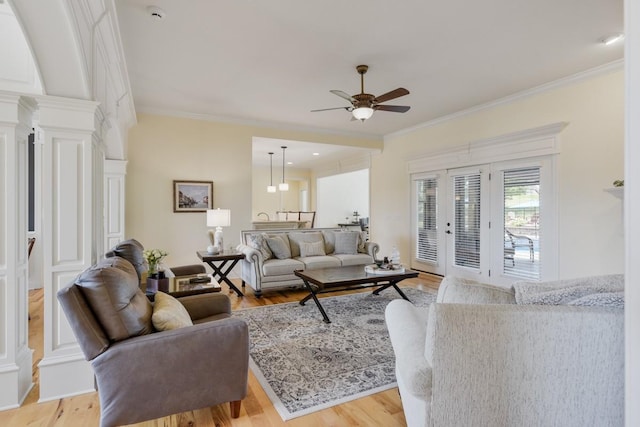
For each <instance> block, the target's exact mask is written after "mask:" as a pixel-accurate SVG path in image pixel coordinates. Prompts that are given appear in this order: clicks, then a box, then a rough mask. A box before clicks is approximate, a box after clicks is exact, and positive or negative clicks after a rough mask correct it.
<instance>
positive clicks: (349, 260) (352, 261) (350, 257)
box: [331, 254, 373, 267]
mask: <svg viewBox="0 0 640 427" xmlns="http://www.w3.org/2000/svg"><path fill="white" fill-rule="evenodd" d="M331 256H332V257H334V258H337V259H339V260H340V264H341V265H342V266H343V267H346V266H349V265H367V264H373V257H372V256H371V255H367V254H333V255H331Z"/></svg>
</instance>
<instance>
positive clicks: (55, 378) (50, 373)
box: [38, 355, 96, 402]
mask: <svg viewBox="0 0 640 427" xmlns="http://www.w3.org/2000/svg"><path fill="white" fill-rule="evenodd" d="M38 368H39V369H40V399H39V400H38V402H46V401H49V400H55V399H62V398H65V397H69V396H76V395H78V394H84V393H91V392H94V391H96V388H95V379H94V375H93V369H91V365H90V364H89V362H87V361H86V360H85V359H84V357H82V355H73V356H65V357H49V358H44V359H42V361H41V362H40V363H39V364H38Z"/></svg>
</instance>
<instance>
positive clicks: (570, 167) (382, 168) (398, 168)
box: [370, 69, 624, 278]
mask: <svg viewBox="0 0 640 427" xmlns="http://www.w3.org/2000/svg"><path fill="white" fill-rule="evenodd" d="M623 119H624V81H623V73H622V71H621V70H620V69H618V70H617V71H613V72H609V73H607V74H605V75H599V76H596V77H592V78H589V79H586V80H581V81H577V82H575V83H572V84H569V85H565V86H562V87H559V88H557V89H554V90H549V91H545V92H542V93H539V94H536V95H533V96H529V97H526V98H523V99H520V100H516V101H512V102H509V103H503V104H497V105H496V106H494V107H492V108H486V109H482V110H479V111H477V112H474V113H469V114H467V115H458V116H457V117H455V118H452V119H451V120H448V121H442V122H440V123H437V124H433V125H432V126H425V127H423V128H420V129H416V130H413V131H409V132H406V133H403V134H399V135H394V136H389V137H387V138H386V139H385V148H384V151H383V153H382V154H381V155H379V156H374V157H373V167H372V176H371V188H375V189H376V191H375V192H372V194H371V218H372V221H371V228H370V233H371V236H372V240H374V241H376V242H378V243H380V245H381V250H383V251H384V250H385V249H384V248H390V247H391V246H392V245H393V244H396V243H397V244H398V245H399V249H400V253H401V254H402V256H403V257H406V256H407V255H408V254H410V253H411V251H410V250H409V249H410V247H409V245H410V237H411V235H410V233H411V230H410V217H409V214H410V210H409V206H410V181H409V175H408V172H407V162H408V161H409V160H411V159H415V158H418V157H424V156H427V155H428V154H429V153H430V152H434V151H438V150H443V149H445V148H451V147H456V146H463V145H465V144H468V143H470V142H473V141H478V140H481V139H486V138H491V137H496V136H499V135H503V134H508V133H511V132H517V131H522V130H527V129H532V128H536V127H539V126H543V125H548V124H551V123H557V122H567V123H568V126H567V127H566V128H565V129H564V130H563V131H562V133H561V134H560V138H561V153H560V155H559V156H558V175H557V177H558V179H557V185H558V206H559V209H558V213H559V217H558V229H559V236H558V238H559V248H558V249H559V276H560V277H562V278H568V277H579V276H586V275H591V274H600V273H620V272H622V271H623V268H624V246H623V243H624V235H623V226H622V220H621V215H622V204H621V203H620V200H618V199H616V198H615V197H613V196H611V195H610V194H608V193H606V192H604V191H603V189H605V188H607V187H611V185H612V182H613V181H614V180H615V179H620V177H622V176H623V173H624V172H623V157H624V153H623V141H624V136H623V130H624V126H623V124H624V120H623ZM403 262H405V263H406V262H408V260H407V259H403Z"/></svg>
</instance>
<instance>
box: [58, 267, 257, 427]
mask: <svg viewBox="0 0 640 427" xmlns="http://www.w3.org/2000/svg"><path fill="white" fill-rule="evenodd" d="M138 284H139V279H138V276H137V274H136V271H135V269H134V267H133V266H132V265H131V264H130V263H129V262H128V261H126V260H125V259H123V258H120V257H113V258H107V259H104V260H102V261H100V262H98V263H97V264H96V265H94V266H92V267H91V268H89V269H88V270H86V271H85V272H83V273H81V274H80V275H79V276H78V277H77V278H76V279H75V281H74V283H72V284H70V286H68V287H65V288H63V289H61V290H60V291H59V292H58V295H57V297H58V300H59V302H60V305H61V306H62V309H63V311H64V313H65V315H66V316H67V319H68V320H69V324H70V325H71V328H72V330H73V332H74V334H75V336H76V338H77V339H78V342H79V344H80V348H81V349H82V352H83V354H84V356H85V358H86V359H87V360H88V361H90V362H91V366H92V367H93V370H94V373H95V376H96V382H97V388H98V394H99V398H100V416H101V422H100V424H101V426H102V427H111V426H116V425H122V424H132V423H137V422H141V421H145V420H150V419H154V418H159V417H164V416H167V415H171V414H175V413H179V412H184V411H189V410H193V409H199V408H205V407H209V406H213V405H218V404H220V403H224V402H230V404H231V416H232V417H234V418H236V417H238V416H239V413H240V405H241V400H242V399H243V398H244V397H245V396H246V394H247V377H248V367H249V366H248V361H249V334H248V328H247V325H246V323H245V322H244V321H242V320H240V319H236V318H233V317H231V306H230V302H229V298H228V297H227V296H226V295H222V294H202V295H193V296H187V297H183V298H180V299H179V301H180V302H181V303H182V305H183V306H184V307H185V308H186V310H187V312H188V313H189V316H190V317H191V320H192V322H193V326H187V327H183V328H179V329H174V330H169V331H162V332H157V331H155V329H154V328H153V324H152V322H151V315H152V311H153V306H152V305H151V303H150V302H149V300H148V299H147V298H146V296H145V295H144V293H142V291H141V290H140V289H139V287H138Z"/></svg>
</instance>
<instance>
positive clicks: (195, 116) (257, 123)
mask: <svg viewBox="0 0 640 427" xmlns="http://www.w3.org/2000/svg"><path fill="white" fill-rule="evenodd" d="M136 110H137V111H138V112H139V113H144V114H153V115H158V116H169V117H178V118H183V119H192V120H202V121H206V122H218V123H229V124H237V125H243V126H253V127H261V128H268V129H277V130H284V131H292V132H312V133H318V134H324V135H337V136H344V137H348V138H363V139H370V140H374V141H382V140H383V137H382V135H378V134H371V133H359V132H341V131H335V130H330V129H325V128H316V127H312V126H300V125H294V124H291V123H282V122H267V121H261V120H250V119H242V118H238V117H230V116H217V115H213V114H200V113H191V112H185V111H177V110H170V109H163V108H153V107H146V106H137V107H136Z"/></svg>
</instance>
